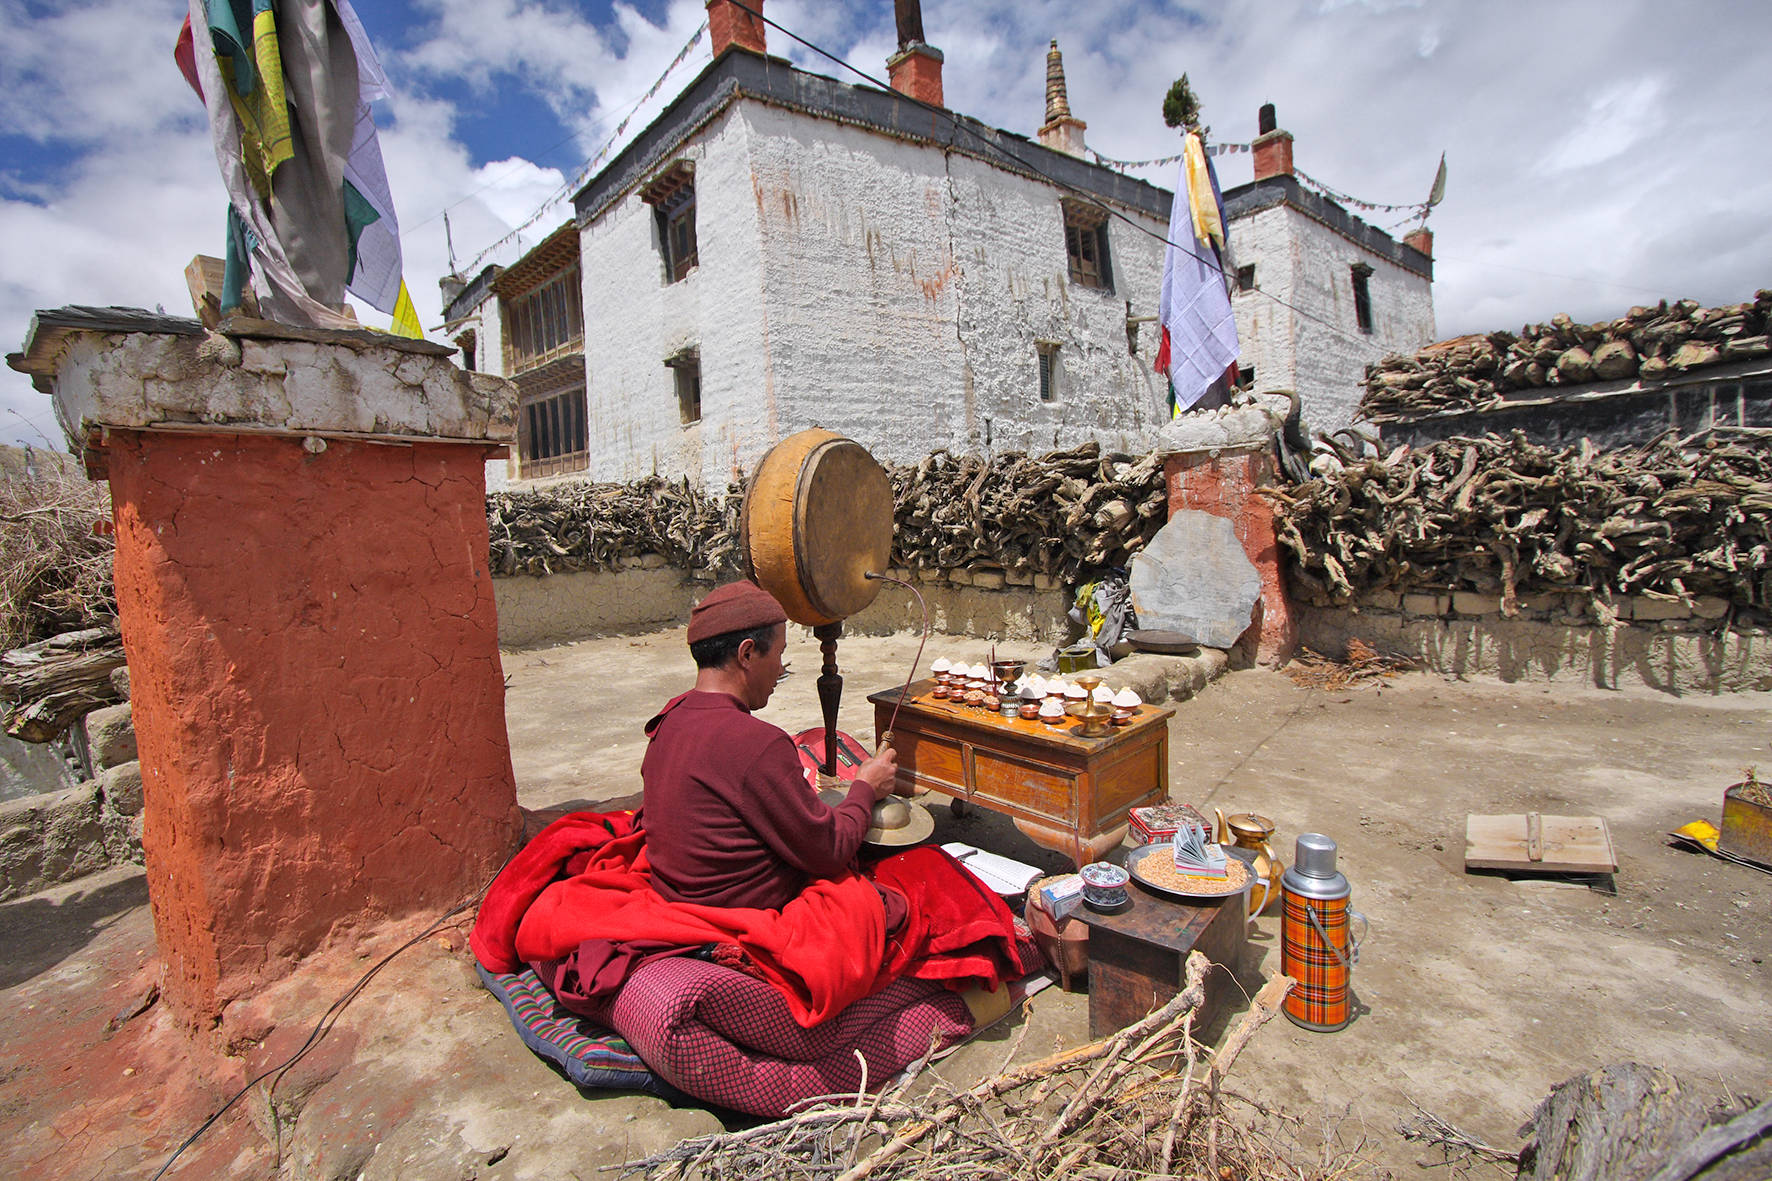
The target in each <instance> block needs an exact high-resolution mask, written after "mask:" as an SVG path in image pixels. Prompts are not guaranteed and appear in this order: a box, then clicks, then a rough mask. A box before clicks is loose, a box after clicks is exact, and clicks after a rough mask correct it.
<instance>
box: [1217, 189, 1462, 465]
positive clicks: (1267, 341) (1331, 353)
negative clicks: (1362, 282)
mask: <svg viewBox="0 0 1772 1181" xmlns="http://www.w3.org/2000/svg"><path fill="white" fill-rule="evenodd" d="M1231 235H1232V244H1233V246H1234V248H1235V250H1236V256H1237V257H1236V261H1237V263H1238V264H1239V265H1248V264H1249V263H1254V264H1256V273H1255V281H1256V285H1257V287H1258V288H1260V289H1261V290H1260V291H1254V292H1239V293H1238V294H1237V295H1236V296H1235V298H1234V307H1235V309H1236V313H1237V332H1238V335H1239V336H1240V337H1241V338H1242V341H1243V359H1244V360H1245V361H1247V362H1248V363H1250V364H1253V365H1254V366H1255V377H1256V381H1255V388H1256V390H1257V391H1259V392H1264V393H1265V392H1267V391H1269V390H1276V389H1292V390H1296V391H1297V392H1298V394H1299V397H1300V399H1301V400H1302V402H1303V405H1304V417H1305V422H1306V425H1307V426H1308V427H1309V429H1311V430H1313V431H1333V430H1338V429H1340V428H1341V427H1345V426H1347V425H1348V424H1349V423H1351V422H1352V421H1353V415H1354V410H1355V408H1356V407H1357V406H1358V405H1359V402H1360V395H1361V393H1362V391H1363V389H1364V383H1365V376H1366V366H1367V365H1368V364H1371V363H1372V362H1375V361H1377V360H1379V359H1380V358H1382V357H1384V356H1385V355H1386V354H1387V353H1399V352H1400V353H1412V352H1414V351H1415V350H1416V349H1418V348H1420V347H1421V346H1422V345H1424V344H1427V343H1429V342H1430V341H1432V340H1433V339H1434V304H1433V289H1432V286H1431V285H1430V284H1429V282H1428V280H1427V279H1426V278H1424V277H1423V276H1421V275H1418V274H1416V273H1415V272H1414V271H1410V270H1406V269H1405V268H1403V267H1400V266H1398V265H1397V264H1396V263H1394V262H1391V261H1390V260H1389V259H1386V258H1383V257H1381V256H1379V255H1377V254H1374V253H1372V252H1371V251H1369V250H1367V249H1366V248H1365V247H1363V246H1361V245H1359V244H1358V243H1356V242H1354V241H1352V240H1351V239H1349V238H1347V237H1344V236H1343V235H1341V234H1340V233H1337V232H1336V231H1335V230H1333V229H1330V228H1329V227H1328V226H1326V225H1324V224H1322V223H1321V222H1319V221H1316V220H1315V219H1313V218H1311V217H1308V216H1306V215H1305V214H1304V213H1302V212H1300V211H1299V210H1297V209H1295V208H1293V207H1292V206H1290V205H1276V206H1271V207H1269V208H1267V209H1262V210H1258V211H1256V212H1255V213H1253V214H1250V215H1249V216H1247V217H1242V218H1238V219H1236V220H1235V221H1233V222H1232V224H1231ZM1355 263H1365V264H1366V265H1367V266H1369V267H1371V268H1372V274H1371V276H1370V277H1369V278H1368V280H1367V290H1368V293H1369V295H1370V297H1371V305H1372V332H1371V333H1370V334H1366V333H1362V332H1361V331H1360V328H1359V320H1358V318H1357V316H1356V314H1355V311H1354V287H1353V266H1354V264H1355ZM1269 296H1277V297H1279V299H1280V300H1284V301H1285V303H1280V302H1278V301H1276V300H1275V299H1272V298H1269ZM1288 304H1289V305H1291V306H1290V307H1288V306H1286V305H1288ZM1293 309H1297V310H1296V311H1295V310H1293ZM1301 313H1303V314H1301Z"/></svg>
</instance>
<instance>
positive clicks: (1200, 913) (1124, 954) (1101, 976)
mask: <svg viewBox="0 0 1772 1181" xmlns="http://www.w3.org/2000/svg"><path fill="white" fill-rule="evenodd" d="M1126 889H1127V892H1128V893H1129V894H1131V895H1132V905H1131V906H1129V907H1127V908H1126V909H1125V910H1123V911H1121V912H1120V913H1119V914H1098V913H1097V912H1095V911H1093V910H1090V909H1089V908H1088V907H1087V906H1084V907H1079V908H1078V909H1077V911H1076V917H1077V918H1079V919H1081V920H1082V921H1083V922H1085V923H1087V924H1088V925H1089V1036H1090V1037H1095V1038H1101V1037H1107V1036H1108V1035H1109V1034H1112V1033H1116V1032H1118V1031H1119V1030H1122V1029H1124V1028H1126V1027H1127V1026H1128V1025H1131V1024H1133V1023H1134V1022H1136V1021H1138V1020H1139V1019H1140V1018H1142V1017H1144V1015H1145V1014H1147V1013H1149V1012H1150V1011H1151V1010H1153V1009H1155V1008H1158V1007H1159V1006H1161V1005H1163V1004H1164V1003H1165V1002H1167V1001H1168V1000H1169V999H1170V998H1171V997H1173V996H1174V995H1175V994H1176V993H1178V992H1180V991H1181V987H1182V985H1183V984H1184V983H1185V982H1186V979H1187V977H1186V972H1185V970H1184V969H1185V966H1186V963H1187V956H1188V952H1190V951H1198V952H1199V953H1200V954H1201V955H1203V956H1205V957H1206V958H1207V959H1209V960H1211V961H1212V962H1213V963H1214V964H1218V965H1221V966H1222V967H1223V968H1225V969H1227V970H1228V971H1229V972H1231V973H1233V974H1234V973H1235V972H1236V971H1237V970H1238V969H1239V968H1241V967H1242V962H1243V951H1244V948H1246V947H1247V946H1248V943H1249V910H1248V902H1249V891H1247V890H1242V891H1239V892H1238V893H1236V894H1233V895H1231V896H1230V897H1228V898H1222V899H1219V900H1218V901H1215V902H1198V903H1195V902H1183V901H1180V900H1177V899H1172V898H1163V897H1159V896H1158V895H1156V894H1153V893H1151V892H1149V891H1147V890H1145V889H1144V888H1143V887H1142V886H1140V885H1139V884H1138V883H1137V882H1133V883H1132V884H1131V885H1129V886H1127V887H1126ZM1241 995H1242V994H1241V993H1239V992H1238V991H1237V985H1236V983H1235V982H1234V981H1233V980H1231V979H1230V977H1229V976H1227V975H1226V973H1225V972H1224V971H1214V972H1212V973H1210V974H1209V975H1207V977H1206V1001H1205V1004H1203V1005H1202V1006H1201V1007H1200V1011H1199V1015H1198V1016H1197V1017H1196V1018H1195V1020H1194V1028H1195V1029H1196V1030H1200V1029H1204V1028H1205V1027H1206V1026H1207V1025H1210V1024H1211V1023H1212V1021H1213V1020H1214V1019H1215V1018H1216V1017H1217V1016H1218V1014H1219V1012H1220V1011H1221V1010H1222V1009H1223V1007H1224V1006H1225V1005H1226V1004H1228V1003H1230V1002H1231V1001H1232V999H1233V998H1234V997H1240V996H1241Z"/></svg>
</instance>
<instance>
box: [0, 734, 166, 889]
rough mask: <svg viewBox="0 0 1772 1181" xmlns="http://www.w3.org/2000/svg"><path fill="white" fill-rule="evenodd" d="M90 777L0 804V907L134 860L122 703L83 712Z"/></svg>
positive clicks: (136, 788) (136, 813)
mask: <svg viewBox="0 0 1772 1181" xmlns="http://www.w3.org/2000/svg"><path fill="white" fill-rule="evenodd" d="M84 725H85V728H86V742H87V746H88V748H89V749H90V750H91V752H92V761H93V767H94V770H95V771H96V772H97V777H96V778H94V779H91V780H88V781H87V782H85V783H81V784H78V785H76V786H74V787H70V788H66V789H64V790H62V791H53V792H44V793H42V794H41V795H32V796H25V797H23V798H21V799H16V800H8V801H6V802H5V803H0V902H3V901H6V900H7V899H11V898H19V897H22V896H24V895H26V894H34V893H36V892H37V891H38V890H41V889H44V888H45V887H48V886H53V885H55V884H56V883H58V882H69V881H73V880H74V879H75V878H80V877H85V876H86V875H87V874H89V873H97V872H98V871H99V870H101V869H106V868H108V867H110V866H113V865H122V864H124V863H126V862H133V863H134V864H137V865H140V864H141V861H142V827H141V825H142V772H141V764H140V763H139V762H137V761H136V757H135V726H134V724H133V723H132V721H131V719H130V710H129V706H128V705H127V704H124V705H113V706H107V707H106V708H104V709H97V710H94V711H92V712H91V713H89V714H87V715H86V720H85V722H84Z"/></svg>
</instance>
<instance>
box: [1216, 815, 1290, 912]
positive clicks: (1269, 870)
mask: <svg viewBox="0 0 1772 1181" xmlns="http://www.w3.org/2000/svg"><path fill="white" fill-rule="evenodd" d="M1212 815H1213V816H1214V817H1216V818H1217V820H1218V831H1217V835H1216V836H1215V838H1214V839H1215V840H1217V842H1218V843H1219V844H1221V845H1223V844H1231V845H1235V846H1236V847H1237V848H1239V849H1253V850H1255V862H1254V864H1253V865H1251V866H1250V867H1249V868H1250V869H1251V870H1253V871H1254V873H1255V876H1256V878H1257V879H1258V886H1259V890H1260V892H1259V893H1257V892H1256V891H1255V890H1254V889H1251V891H1250V894H1249V917H1250V918H1254V917H1255V916H1256V915H1258V914H1260V913H1261V912H1262V911H1264V910H1266V909H1267V908H1268V906H1269V905H1270V904H1272V903H1273V902H1274V901H1275V900H1276V899H1278V898H1279V897H1280V878H1281V877H1282V876H1283V875H1284V874H1285V872H1286V866H1285V864H1284V863H1283V862H1282V861H1281V860H1280V858H1279V856H1278V855H1277V854H1275V852H1274V850H1273V846H1272V845H1270V844H1268V841H1270V840H1271V839H1272V838H1273V835H1274V832H1275V826H1274V822H1273V821H1271V820H1269V819H1268V818H1267V817H1266V816H1261V815H1258V814H1256V813H1254V812H1234V813H1232V814H1231V815H1229V816H1226V815H1225V814H1224V812H1223V811H1221V810H1220V809H1218V808H1214V809H1212Z"/></svg>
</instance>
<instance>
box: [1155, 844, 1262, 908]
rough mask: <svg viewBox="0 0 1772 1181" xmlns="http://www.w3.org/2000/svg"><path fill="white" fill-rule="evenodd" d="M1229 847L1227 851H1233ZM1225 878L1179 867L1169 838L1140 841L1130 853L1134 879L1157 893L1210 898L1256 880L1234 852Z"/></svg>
mask: <svg viewBox="0 0 1772 1181" xmlns="http://www.w3.org/2000/svg"><path fill="white" fill-rule="evenodd" d="M1233 852H1234V851H1233V850H1231V849H1226V850H1225V853H1226V854H1233ZM1225 870H1226V874H1227V875H1228V876H1226V877H1225V878H1224V879H1222V880H1219V879H1214V878H1204V877H1195V876H1193V875H1192V874H1184V873H1181V872H1179V871H1178V870H1177V869H1176V868H1175V848H1174V846H1173V845H1171V844H1169V843H1168V842H1166V841H1165V842H1163V843H1161V844H1155V845H1140V846H1139V847H1138V848H1136V849H1134V850H1132V851H1131V852H1130V853H1128V854H1126V872H1127V873H1129V874H1131V875H1132V880H1133V881H1135V882H1137V883H1138V884H1139V885H1141V886H1143V887H1144V888H1145V889H1147V890H1150V891H1151V892H1153V893H1156V894H1161V895H1163V896H1164V897H1166V898H1180V899H1184V900H1186V901H1190V902H1201V901H1210V900H1212V899H1216V898H1229V897H1231V896H1232V895H1234V894H1241V893H1242V892H1243V891H1245V890H1247V889H1248V888H1249V886H1250V885H1251V883H1253V882H1254V881H1255V875H1254V874H1253V873H1252V872H1250V869H1249V865H1248V863H1247V862H1246V861H1244V860H1243V858H1241V857H1240V856H1235V855H1231V856H1230V857H1229V862H1228V864H1227V865H1226V867H1225Z"/></svg>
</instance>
